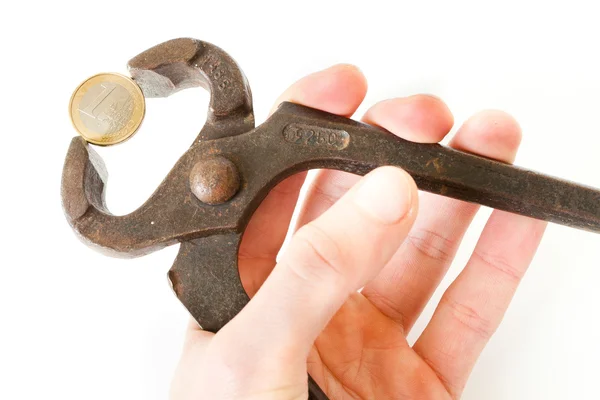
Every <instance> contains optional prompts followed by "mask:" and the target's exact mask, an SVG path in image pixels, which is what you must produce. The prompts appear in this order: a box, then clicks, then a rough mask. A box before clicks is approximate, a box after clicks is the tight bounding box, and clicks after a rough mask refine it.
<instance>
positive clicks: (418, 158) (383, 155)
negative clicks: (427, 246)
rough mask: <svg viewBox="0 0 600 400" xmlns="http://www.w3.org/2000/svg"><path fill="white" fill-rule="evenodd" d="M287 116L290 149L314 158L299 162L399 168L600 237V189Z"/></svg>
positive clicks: (458, 195) (295, 110)
mask: <svg viewBox="0 0 600 400" xmlns="http://www.w3.org/2000/svg"><path fill="white" fill-rule="evenodd" d="M280 111H281V114H280V115H279V116H278V119H281V121H279V123H278V124H277V125H278V128H277V130H279V131H280V133H279V134H280V135H281V136H282V137H283V141H285V142H286V143H288V144H289V146H288V145H286V146H282V147H290V148H294V152H295V153H298V154H304V155H305V156H306V158H308V159H310V161H309V160H308V159H305V160H303V161H300V160H298V161H296V163H298V164H302V163H307V162H308V163H310V164H311V168H334V169H340V170H345V171H349V172H353V173H356V174H360V175H364V174H365V173H367V172H369V171H370V170H372V169H374V168H376V167H379V166H383V165H394V166H397V167H400V168H403V169H404V170H406V171H407V172H408V173H409V174H410V175H411V176H412V177H413V179H414V180H415V182H416V184H417V186H418V187H419V188H420V189H421V190H424V191H427V192H431V193H435V194H438V195H442V196H446V197H452V198H455V199H459V200H464V201H468V202H471V203H477V204H481V205H484V206H488V207H492V208H495V209H499V210H504V211H508V212H511V213H515V214H520V215H524V216H527V217H532V218H536V219H541V220H545V221H550V222H555V223H558V224H562V225H567V226H570V227H574V228H578V229H584V230H588V231H592V232H600V191H599V190H598V189H594V188H592V187H588V186H584V185H580V184H576V183H573V182H569V181H566V180H562V179H558V178H554V177H551V176H547V175H543V174H540V173H537V172H534V171H529V170H527V169H523V168H520V167H516V166H513V165H510V164H505V163H502V162H498V161H495V160H491V159H487V158H483V157H480V156H476V155H473V154H469V153H465V152H462V151H458V150H454V149H451V148H449V147H445V146H442V145H439V144H428V143H414V142H410V141H407V140H404V139H402V138H399V137H397V136H395V135H393V134H391V133H390V132H387V131H385V130H383V129H381V128H378V127H374V126H370V125H367V124H363V123H360V122H357V121H353V120H349V119H346V118H342V117H339V116H336V115H332V114H329V113H325V112H322V111H318V110H314V109H311V108H308V107H304V106H300V105H296V104H291V103H287V104H285V105H283V106H282V107H281V108H280ZM282 121H288V123H285V122H284V123H282ZM291 158H298V157H297V155H293V156H292V157H291Z"/></svg>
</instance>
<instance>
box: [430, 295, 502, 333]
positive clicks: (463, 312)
mask: <svg viewBox="0 0 600 400" xmlns="http://www.w3.org/2000/svg"><path fill="white" fill-rule="evenodd" d="M440 305H442V306H445V307H446V308H447V309H448V310H449V312H450V314H451V316H452V317H453V318H454V319H455V320H456V321H457V322H458V323H459V324H461V325H462V326H463V327H465V328H466V329H467V330H468V331H470V332H472V333H474V334H476V335H477V336H479V337H481V338H483V339H485V340H487V339H489V338H490V337H492V335H493V334H494V332H495V330H496V328H495V324H494V323H493V322H492V321H491V320H490V319H489V318H486V317H485V316H483V315H482V313H481V312H480V311H478V310H477V309H476V308H475V307H473V306H471V305H468V304H465V303H463V302H460V301H457V300H455V299H453V298H452V297H451V296H448V295H445V296H443V297H442V300H441V301H440Z"/></svg>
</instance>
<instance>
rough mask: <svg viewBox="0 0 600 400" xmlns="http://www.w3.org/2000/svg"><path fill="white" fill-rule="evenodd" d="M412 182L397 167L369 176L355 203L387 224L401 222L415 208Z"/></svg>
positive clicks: (384, 169) (359, 189)
mask: <svg viewBox="0 0 600 400" xmlns="http://www.w3.org/2000/svg"><path fill="white" fill-rule="evenodd" d="M412 187H413V184H412V182H411V178H410V177H409V176H408V174H407V173H406V172H404V171H402V170H401V169H399V168H396V167H383V168H379V169H376V170H374V171H373V172H371V173H369V174H368V175H366V176H365V177H364V178H363V180H362V182H360V183H359V187H358V188H357V191H356V192H355V194H354V203H355V204H356V205H357V206H358V207H359V208H360V209H362V210H363V211H364V212H365V213H367V214H369V215H370V216H372V217H373V218H375V219H378V220H379V221H381V222H382V223H384V224H394V223H396V222H399V221H400V220H401V219H402V218H403V217H404V216H405V215H406V214H408V212H409V211H410V209H411V207H412V199H413V195H412Z"/></svg>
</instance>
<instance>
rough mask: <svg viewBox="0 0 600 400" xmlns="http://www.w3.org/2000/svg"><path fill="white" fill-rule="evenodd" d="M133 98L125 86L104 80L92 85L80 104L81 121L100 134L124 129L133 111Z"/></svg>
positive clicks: (108, 133)
mask: <svg viewBox="0 0 600 400" xmlns="http://www.w3.org/2000/svg"><path fill="white" fill-rule="evenodd" d="M133 106H134V104H133V98H132V97H131V95H130V94H129V92H128V91H127V89H125V88H124V87H123V86H121V85H119V84H117V83H113V82H103V83H101V84H98V85H95V86H92V87H90V88H89V90H88V91H87V92H86V94H85V95H83V97H82V99H81V103H80V104H79V116H80V117H81V122H83V124H84V125H85V126H86V127H87V128H88V129H89V130H91V131H93V132H95V133H97V134H99V135H110V134H113V133H116V132H118V131H120V130H121V129H123V128H124V127H125V126H126V125H127V123H128V122H129V121H130V119H131V114H132V113H133Z"/></svg>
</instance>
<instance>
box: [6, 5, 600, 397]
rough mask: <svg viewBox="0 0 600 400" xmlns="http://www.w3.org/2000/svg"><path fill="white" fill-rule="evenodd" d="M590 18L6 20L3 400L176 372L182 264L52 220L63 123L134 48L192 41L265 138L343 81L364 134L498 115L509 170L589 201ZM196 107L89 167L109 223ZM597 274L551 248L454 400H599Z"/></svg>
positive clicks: (124, 384)
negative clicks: (239, 80)
mask: <svg viewBox="0 0 600 400" xmlns="http://www.w3.org/2000/svg"><path fill="white" fill-rule="evenodd" d="M596 4H597V3H596V2H593V1H588V2H577V1H568V2H567V1H562V2H552V1H543V2H542V1H540V2H533V1H529V2H527V1H507V0H503V1H493V2H488V1H477V2H472V3H467V2H461V1H439V2H432V1H430V2H427V1H421V2H418V1H399V2H389V3H386V2H379V1H374V0H370V1H365V2H350V1H345V2H338V3H337V4H335V3H334V2H327V1H325V0H321V1H307V0H305V1H294V2H274V3H273V4H270V5H269V4H267V3H265V2H259V1H246V2H240V3H239V4H238V5H236V4H234V3H233V2H220V1H212V2H203V1H195V2H189V3H183V2H178V1H173V0H171V1H165V2H150V1H145V2H125V1H72V2H64V1H63V2H60V1H54V2H52V1H38V2H19V1H15V2H11V3H7V2H3V3H2V5H0V30H1V36H0V40H1V41H2V46H1V49H2V56H1V58H0V70H1V72H2V75H1V79H2V86H1V89H2V92H1V93H2V95H1V96H0V102H1V103H2V107H1V108H0V110H1V111H0V115H1V124H0V129H1V130H2V138H3V140H2V145H1V155H2V156H1V157H0V163H1V170H2V181H1V183H2V185H1V186H0V187H1V189H0V190H1V196H0V202H1V207H2V208H1V214H0V215H2V217H1V220H0V229H1V230H0V232H1V233H0V235H1V238H2V241H1V248H2V253H1V256H0V266H1V269H2V275H1V278H0V309H1V313H0V316H1V317H0V326H1V329H0V398H2V399H11V400H12V399H102V400H105V399H129V400H134V399H144V400H146V399H165V398H166V397H167V391H168V386H169V382H170V379H171V376H172V371H173V368H174V365H175V363H176V361H177V358H178V355H179V350H180V346H181V342H182V333H183V331H184V326H185V324H186V321H187V315H186V312H185V310H184V309H183V307H182V306H181V305H180V304H179V303H178V301H177V300H176V298H175V297H174V295H173V294H172V293H171V290H170V289H169V287H168V284H167V280H166V272H167V270H168V269H169V267H170V265H171V263H172V261H173V259H174V257H175V255H176V252H177V248H176V246H175V247H172V248H169V249H166V250H163V251H160V252H158V253H155V254H152V255H150V256H147V257H143V258H139V259H134V260H120V259H111V258H106V257H104V256H102V255H100V254H98V253H96V252H94V251H93V250H90V249H88V248H86V247H85V246H84V245H82V244H81V243H80V242H79V241H78V240H77V239H76V238H75V236H74V235H73V234H72V232H71V230H70V228H69V226H68V225H67V223H66V222H65V219H64V217H63V214H62V211H61V206H60V196H59V186H60V175H61V169H62V162H63V158H64V155H65V153H66V150H67V147H68V144H69V141H70V139H71V137H72V136H73V135H74V134H75V132H74V130H73V129H72V127H71V124H70V121H69V119H68V116H67V112H66V111H67V104H68V100H69V97H70V95H71V92H72V90H73V89H74V88H75V87H76V85H77V84H79V83H80V81H82V80H83V79H85V78H87V77H88V76H90V75H92V74H95V73H97V72H103V71H115V72H122V73H126V69H125V64H126V62H127V60H128V59H129V58H131V57H133V56H134V55H136V54H137V53H139V52H141V51H143V50H145V49H146V48H148V47H150V46H153V45H155V44H158V43H160V42H162V41H164V40H168V39H171V38H175V37H180V36H191V37H196V38H199V39H203V40H206V41H209V42H212V43H215V44H217V45H218V46H220V47H222V48H223V49H225V50H226V51H227V52H229V53H230V54H231V55H232V56H233V57H234V58H235V59H236V60H237V61H238V62H239V63H240V65H241V66H242V68H243V69H244V71H245V73H246V75H247V77H248V79H249V81H250V83H251V87H252V89H253V94H254V105H255V111H256V117H257V121H258V122H261V121H262V120H264V118H265V117H266V115H267V113H268V110H269V108H270V106H271V103H272V101H273V100H274V99H275V98H276V97H277V96H278V95H279V93H280V92H281V91H282V90H284V89H285V88H286V87H287V86H288V85H289V84H290V83H292V82H293V81H295V80H296V79H298V78H300V77H301V76H303V75H305V74H308V73H310V72H313V71H315V70H318V69H321V68H325V67H328V66H330V65H332V64H334V63H338V62H349V63H355V64H357V65H358V66H359V67H360V68H361V69H362V70H363V71H364V73H365V74H366V76H367V78H368V80H369V93H368V95H367V99H366V101H365V103H364V105H363V106H362V107H361V109H360V110H359V114H361V113H362V112H364V110H365V109H366V107H367V106H369V105H372V104H373V103H374V102H376V101H378V100H381V99H384V98H387V97H393V96H403V95H410V94H414V93H419V92H426V93H432V94H436V95H438V96H440V97H442V98H443V99H445V101H446V102H447V103H448V104H449V106H450V108H451V109H452V111H453V112H454V114H455V117H456V121H457V123H460V122H462V121H464V120H465V119H466V118H467V117H468V116H469V115H470V114H472V113H474V112H476V111H478V110H480V109H483V108H500V109H504V110H506V111H508V112H510V113H512V114H513V115H515V116H516V117H517V118H518V120H519V121H520V123H521V124H522V127H523V130H524V141H523V145H522V148H521V151H520V154H519V157H518V159H517V162H516V163H517V164H519V165H521V166H525V167H528V168H531V169H536V170H540V171H543V172H545V173H549V174H552V175H556V176H560V177H563V178H567V179H572V180H576V181H579V182H583V183H586V184H588V185H592V186H596V187H600V175H599V174H598V171H599V170H600V157H598V152H599V151H600V139H599V137H600V123H599V122H600V121H599V116H600V96H599V93H600V57H599V42H600V24H599V23H598V20H599V15H600V11H599V10H598V9H597V7H598V6H597V5H596ZM207 101H208V97H207V95H206V93H204V92H202V91H201V90H200V89H198V90H190V91H185V92H182V93H179V94H177V95H175V96H173V97H171V98H169V99H160V100H158V99H150V100H149V101H148V102H147V116H146V120H145V122H144V125H143V127H142V129H141V130H140V132H139V133H138V134H137V136H136V137H135V138H133V139H132V140H130V141H129V142H127V143H125V144H123V145H120V146H115V147H110V148H105V149H100V154H101V155H102V156H103V157H104V160H105V161H106V163H107V167H108V169H109V173H110V176H111V177H110V179H109V187H108V194H107V200H108V205H109V207H110V208H111V209H112V210H113V211H114V212H115V213H118V214H123V213H127V212H129V211H132V210H134V209H135V208H136V207H137V206H138V205H140V204H141V203H142V202H143V201H144V200H145V199H146V198H147V197H148V196H149V195H150V194H151V193H152V191H153V190H154V188H155V187H156V186H157V185H158V183H159V182H160V181H161V180H162V178H163V176H164V175H165V174H166V173H167V171H168V170H169V169H170V167H171V166H172V165H173V163H174V162H175V161H176V159H177V158H178V157H179V156H180V155H181V154H182V153H183V151H185V149H186V148H187V147H188V146H189V144H190V143H191V141H192V140H193V138H194V137H195V136H196V134H197V132H198V131H199V130H200V128H201V126H202V124H203V120H204V110H205V108H206V105H207ZM486 215H487V213H486V212H483V213H481V214H480V215H479V217H478V219H477V220H476V222H475V223H474V225H473V227H472V229H471V230H470V232H469V234H468V235H467V237H466V240H465V243H464V246H463V248H462V249H461V251H460V253H459V257H458V259H457V262H456V263H455V264H454V266H453V268H452V270H451V271H450V273H449V274H448V277H447V279H446V281H444V284H443V285H442V287H441V289H443V288H444V287H446V286H447V284H448V282H449V281H450V279H452V278H453V277H454V276H456V274H457V273H458V272H459V270H460V268H461V267H462V265H463V264H464V262H465V261H466V259H467V257H468V255H469V251H470V249H472V247H473V245H474V243H475V239H476V237H477V234H478V231H479V230H480V229H481V228H482V226H483V223H484V221H485V217H486ZM599 260H600V236H598V235H594V234H591V233H585V232H580V231H576V230H573V229H568V228H564V227H559V226H551V227H550V228H549V230H548V233H547V235H546V237H545V240H544V242H543V244H542V246H541V249H540V251H539V253H538V255H537V257H536V259H535V261H534V263H533V265H532V266H531V270H530V272H529V273H528V275H527V276H526V278H525V280H524V282H523V284H522V287H521V289H520V291H519V292H518V294H517V296H516V297H515V299H514V302H513V304H512V306H511V308H510V309H509V311H508V313H507V315H506V318H505V321H504V323H503V324H502V326H501V327H500V329H499V330H498V332H497V334H496V335H495V336H494V338H493V339H492V341H491V342H490V344H489V346H488V347H487V349H486V350H485V352H484V353H483V355H482V357H481V359H480V361H479V363H478V364H477V366H476V368H475V370H474V372H473V375H472V377H471V380H470V382H469V384H468V386H467V388H466V391H465V393H464V397H463V398H464V399H484V398H485V399H493V400H496V399H542V398H543V399H583V398H585V399H591V398H600V394H599V391H598V388H597V386H598V374H599V372H600V366H599V363H598V360H599V359H600V344H599V339H600V322H599V318H598V305H600V290H599V283H598V282H600V268H599V263H600V262H599ZM440 293H441V291H438V293H437V294H436V299H437V298H439V295H440ZM434 300H435V299H434ZM432 310H433V308H432V305H430V306H429V307H428V308H427V310H426V312H425V314H424V316H423V318H422V319H421V320H420V321H419V323H418V325H417V327H416V329H415V332H414V333H413V334H412V335H411V339H414V337H415V335H416V334H418V333H419V331H420V330H421V329H422V328H423V327H424V324H425V323H426V322H427V319H428V317H429V316H430V315H431V312H432Z"/></svg>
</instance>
